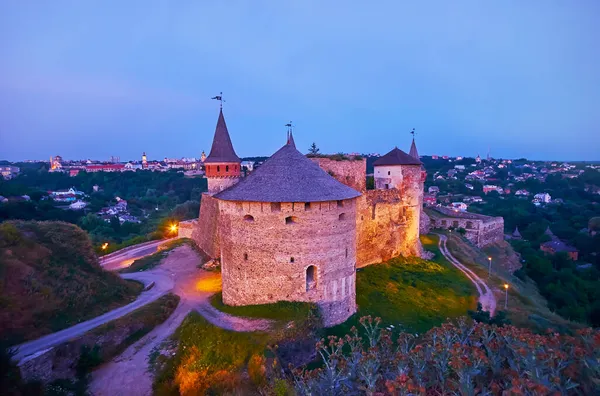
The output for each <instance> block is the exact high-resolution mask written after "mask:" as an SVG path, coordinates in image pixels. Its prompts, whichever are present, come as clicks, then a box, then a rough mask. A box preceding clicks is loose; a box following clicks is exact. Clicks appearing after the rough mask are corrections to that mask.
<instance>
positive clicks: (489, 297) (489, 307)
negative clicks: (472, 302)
mask: <svg viewBox="0 0 600 396" xmlns="http://www.w3.org/2000/svg"><path fill="white" fill-rule="evenodd" d="M437 235H439V237H440V240H439V243H438V244H439V247H440V251H441V252H442V254H443V255H444V257H446V259H447V260H448V261H450V262H451V263H452V265H454V266H455V267H456V268H458V269H459V270H460V271H461V272H462V273H463V274H465V276H466V277H467V278H469V280H470V281H471V282H473V284H474V285H475V288H476V289H477V292H478V293H479V302H480V303H481V307H482V309H483V310H484V311H488V312H489V313H490V316H494V313H495V312H496V297H495V296H494V293H493V292H492V289H490V287H489V286H488V285H487V283H485V281H484V280H483V279H481V278H480V277H479V276H478V275H477V274H476V273H475V272H473V271H471V270H470V269H469V268H467V267H466V266H465V265H464V264H462V263H461V262H460V261H458V260H457V259H456V258H455V257H454V256H453V255H452V253H450V251H449V250H448V247H447V246H446V241H447V240H448V238H447V237H446V235H442V234H437Z"/></svg>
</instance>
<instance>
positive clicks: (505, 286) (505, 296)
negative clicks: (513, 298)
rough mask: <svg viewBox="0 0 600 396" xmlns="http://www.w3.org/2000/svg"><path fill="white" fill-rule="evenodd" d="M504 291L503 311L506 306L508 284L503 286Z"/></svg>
mask: <svg viewBox="0 0 600 396" xmlns="http://www.w3.org/2000/svg"><path fill="white" fill-rule="evenodd" d="M504 290H506V294H505V295H504V309H506V307H507V306H508V283H505V284H504Z"/></svg>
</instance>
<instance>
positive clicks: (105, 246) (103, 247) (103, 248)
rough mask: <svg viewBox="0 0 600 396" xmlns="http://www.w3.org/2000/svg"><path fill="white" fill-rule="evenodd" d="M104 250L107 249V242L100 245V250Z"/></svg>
mask: <svg viewBox="0 0 600 396" xmlns="http://www.w3.org/2000/svg"><path fill="white" fill-rule="evenodd" d="M106 248H108V242H104V243H103V244H102V250H106Z"/></svg>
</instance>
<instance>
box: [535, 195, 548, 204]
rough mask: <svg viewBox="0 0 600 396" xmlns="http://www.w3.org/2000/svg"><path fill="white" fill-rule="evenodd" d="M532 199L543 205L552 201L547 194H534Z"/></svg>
mask: <svg viewBox="0 0 600 396" xmlns="http://www.w3.org/2000/svg"><path fill="white" fill-rule="evenodd" d="M533 199H534V200H537V201H538V202H543V203H549V202H550V201H552V197H551V196H550V194H548V193H539V194H535V195H534V196H533Z"/></svg>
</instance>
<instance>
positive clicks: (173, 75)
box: [0, 0, 600, 160]
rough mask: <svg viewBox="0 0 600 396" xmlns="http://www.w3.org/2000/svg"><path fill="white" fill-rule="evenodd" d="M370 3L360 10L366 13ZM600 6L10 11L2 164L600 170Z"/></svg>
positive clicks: (98, 4) (185, 4)
mask: <svg viewBox="0 0 600 396" xmlns="http://www.w3.org/2000/svg"><path fill="white" fill-rule="evenodd" d="M350 3H353V4H355V5H349V4H350ZM599 17H600V1H597V0H590V1H584V0H578V1H564V0H563V1H552V0H543V1H518V0H517V1H460V0H458V1H445V0H443V1H398V0H396V1H389V2H387V1H386V2H384V1H362V2H348V1H330V2H326V1H316V0H315V1H312V0H303V1H151V0H144V1H108V0H102V1H91V0H90V1H79V0H77V1H46V0H44V1H3V2H2V4H0V159H8V160H22V159H44V158H48V157H50V156H51V155H61V156H63V157H64V158H66V159H80V158H91V159H101V160H107V159H108V158H109V156H111V155H114V156H120V157H121V159H122V160H127V159H139V158H140V156H141V154H142V152H143V151H146V152H147V153H148V157H149V158H150V159H162V158H164V157H169V158H181V157H199V156H200V153H201V151H202V150H205V151H206V153H207V154H208V152H209V150H210V145H211V141H212V136H213V133H214V128H215V124H216V122H217V115H218V108H219V106H218V103H217V102H216V101H214V100H211V99H210V98H211V97H212V96H215V95H217V94H218V93H219V92H220V91H223V96H224V99H225V100H226V103H225V104H224V114H225V119H226V121H227V124H228V127H229V132H230V134H231V138H232V140H233V144H234V147H235V149H236V151H237V153H238V155H240V156H252V155H271V154H272V153H273V152H274V151H275V150H277V149H278V148H279V147H280V146H281V145H283V144H284V143H285V130H286V129H285V127H284V124H286V123H287V122H288V121H290V120H292V121H293V123H294V124H295V125H296V128H295V132H294V137H295V140H296V144H297V146H298V148H299V149H300V150H301V151H303V152H306V151H307V149H308V146H309V145H310V143H311V142H313V141H315V142H316V143H317V145H318V146H319V147H320V148H321V151H323V152H326V153H336V152H341V151H343V152H363V153H370V152H379V153H381V154H383V153H385V152H387V151H389V150H390V149H392V148H393V147H394V146H398V147H400V148H401V149H403V150H405V151H408V149H409V146H410V135H409V131H410V130H411V129H412V128H416V131H417V146H418V148H419V151H420V153H421V154H422V155H431V154H439V155H443V154H447V155H452V156H454V155H465V156H475V155H477V154H478V153H479V154H481V155H482V156H484V155H486V153H487V150H488V147H489V148H490V149H491V154H492V156H495V157H501V158H518V157H526V158H530V159H559V160H600V155H599V153H600V49H599V48H600V47H599V44H598V38H599V37H600V24H598V18H599Z"/></svg>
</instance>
